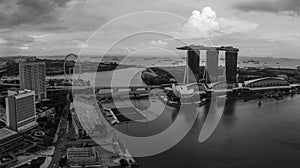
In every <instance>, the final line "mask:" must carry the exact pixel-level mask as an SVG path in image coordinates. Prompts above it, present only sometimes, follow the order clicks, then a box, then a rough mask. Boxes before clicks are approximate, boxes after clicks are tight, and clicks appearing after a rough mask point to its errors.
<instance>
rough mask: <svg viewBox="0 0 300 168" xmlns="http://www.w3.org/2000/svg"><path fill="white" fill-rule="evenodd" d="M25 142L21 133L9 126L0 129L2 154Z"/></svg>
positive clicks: (0, 150)
mask: <svg viewBox="0 0 300 168" xmlns="http://www.w3.org/2000/svg"><path fill="white" fill-rule="evenodd" d="M22 144H23V138H22V136H21V134H19V133H17V132H16V131H13V130H11V129H9V128H1V129H0V155H1V154H3V153H6V152H8V151H11V150H15V149H17V148H18V147H19V146H21V145H22Z"/></svg>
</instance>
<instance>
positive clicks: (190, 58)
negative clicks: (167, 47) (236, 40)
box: [177, 45, 239, 83]
mask: <svg viewBox="0 0 300 168" xmlns="http://www.w3.org/2000/svg"><path fill="white" fill-rule="evenodd" d="M177 49H178V50H186V51H187V69H186V72H185V79H184V83H193V82H196V81H199V78H200V77H199V76H200V75H199V73H200V72H199V71H200V67H199V63H200V51H206V69H207V74H208V75H209V77H210V79H211V78H215V79H216V78H217V77H218V74H219V70H218V61H219V52H220V51H224V52H225V67H226V70H225V73H226V79H225V80H226V82H229V83H236V81H237V59H238V52H239V49H237V48H233V47H231V46H229V47H205V46H198V45H197V46H195V45H190V46H184V47H179V48H177Z"/></svg>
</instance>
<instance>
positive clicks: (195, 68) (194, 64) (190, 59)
mask: <svg viewBox="0 0 300 168" xmlns="http://www.w3.org/2000/svg"><path fill="white" fill-rule="evenodd" d="M187 53H188V54H187V69H186V79H185V82H186V83H193V82H196V81H199V63H200V50H188V52H187Z"/></svg>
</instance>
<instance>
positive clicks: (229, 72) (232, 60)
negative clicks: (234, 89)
mask: <svg viewBox="0 0 300 168" xmlns="http://www.w3.org/2000/svg"><path fill="white" fill-rule="evenodd" d="M237 60H238V53H237V51H226V52H225V67H226V81H227V82H231V83H236V82H237Z"/></svg>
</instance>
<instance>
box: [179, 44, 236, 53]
mask: <svg viewBox="0 0 300 168" xmlns="http://www.w3.org/2000/svg"><path fill="white" fill-rule="evenodd" d="M177 49H178V50H218V51H233V52H239V49H237V48H233V47H232V46H221V47H206V46H203V45H189V46H184V47H177Z"/></svg>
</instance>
